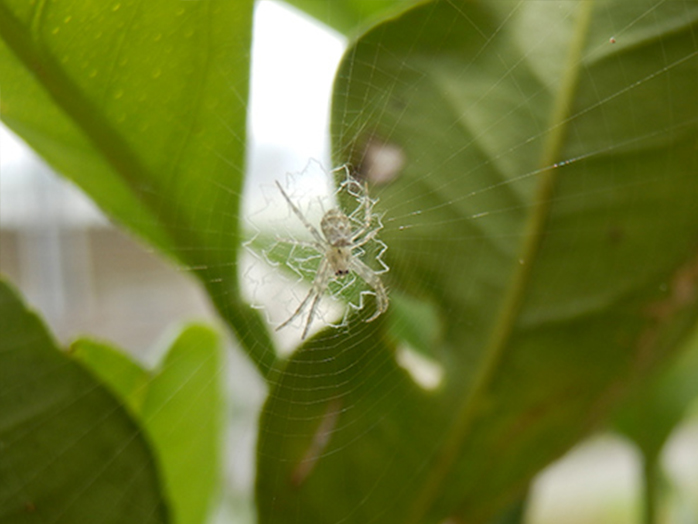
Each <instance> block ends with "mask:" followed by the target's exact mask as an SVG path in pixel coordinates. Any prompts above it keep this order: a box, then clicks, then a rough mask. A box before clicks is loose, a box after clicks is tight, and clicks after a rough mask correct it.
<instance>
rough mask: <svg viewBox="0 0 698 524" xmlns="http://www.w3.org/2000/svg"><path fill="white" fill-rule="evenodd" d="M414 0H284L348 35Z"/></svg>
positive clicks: (414, 0)
mask: <svg viewBox="0 0 698 524" xmlns="http://www.w3.org/2000/svg"><path fill="white" fill-rule="evenodd" d="M415 2H416V0H343V1H341V2H337V1H336V0H286V3H287V4H291V5H293V6H295V7H297V8H298V9H302V10H303V11H305V12H306V13H308V14H309V15H310V16H312V17H314V18H316V19H317V20H319V21H320V22H322V23H324V24H326V25H328V26H330V27H332V28H333V29H336V30H337V31H339V32H340V33H343V34H346V35H349V34H353V33H355V32H356V31H357V30H359V29H361V28H363V27H366V26H368V24H369V23H371V22H377V21H378V20H380V19H382V18H385V17H386V16H388V15H391V14H394V13H397V12H398V11H399V10H402V9H404V8H405V7H406V6H409V5H411V4H413V3H415Z"/></svg>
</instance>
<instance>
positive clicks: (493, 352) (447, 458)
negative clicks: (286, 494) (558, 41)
mask: <svg viewBox="0 0 698 524" xmlns="http://www.w3.org/2000/svg"><path fill="white" fill-rule="evenodd" d="M593 4H594V2H593V0H589V1H588V2H581V3H580V4H579V15H578V16H579V19H578V23H577V27H576V31H575V33H574V35H573V37H572V40H571V42H570V48H569V51H568V56H567V57H566V63H567V64H570V65H569V66H568V67H567V68H565V70H564V73H563V76H562V79H561V82H560V88H559V90H558V96H557V97H556V99H555V101H554V104H553V108H552V113H551V118H550V123H549V126H548V129H550V131H551V132H550V135H549V136H548V139H547V140H546V141H545V144H544V147H543V152H542V155H541V159H540V166H541V168H540V176H541V182H540V185H539V189H538V192H537V194H536V196H535V201H534V203H533V207H534V209H533V212H532V213H531V215H530V218H529V220H528V223H527V224H526V227H525V231H524V239H525V241H524V243H523V246H522V249H521V255H520V256H519V257H518V258H519V260H523V263H518V262H517V264H516V270H515V273H514V275H513V278H512V283H511V285H510V287H509V289H510V292H509V294H508V295H507V297H506V298H505V300H504V304H503V307H502V309H501V313H500V316H499V321H498V322H497V324H496V327H495V328H494V330H493V336H492V339H491V341H490V343H489V344H488V348H487V350H486V352H485V356H484V359H483V362H482V365H481V366H480V370H479V372H478V373H477V375H476V376H475V379H474V381H473V383H472V387H471V389H470V393H469V394H468V395H467V396H466V397H465V398H464V400H463V403H462V404H461V407H460V409H459V410H458V411H457V413H456V414H455V416H454V421H455V422H454V423H453V425H452V426H451V428H450V430H449V432H448V434H447V435H446V438H445V442H444V445H443V446H442V447H441V450H440V453H439V454H438V455H437V457H436V459H435V466H434V467H433V468H432V469H431V470H430V472H429V474H428V476H427V478H426V480H425V482H424V484H423V487H422V490H421V491H420V492H418V493H417V495H416V497H415V502H414V503H413V504H412V510H411V511H410V512H409V513H408V515H409V517H408V518H409V520H408V521H407V522H409V523H418V522H421V521H422V518H423V516H424V515H425V514H426V513H427V512H428V510H429V508H430V506H431V504H432V503H433V502H434V500H435V499H436V497H438V494H439V493H440V492H441V488H442V485H443V481H444V480H445V479H446V477H447V476H448V474H449V472H450V471H451V468H452V466H453V464H454V462H455V459H456V457H457V455H458V453H459V451H460V450H461V446H462V443H463V440H464V439H465V438H466V437H467V434H468V432H469V429H470V427H471V425H472V422H473V420H474V418H475V414H476V412H477V406H478V405H479V404H480V399H482V398H483V397H484V395H485V394H486V392H487V390H488V388H489V386H490V384H491V383H492V382H493V379H494V378H495V374H496V371H497V369H498V367H499V364H500V363H501V361H502V357H503V355H504V352H505V349H506V347H507V343H508V341H509V339H510V337H511V334H512V331H513V329H514V326H515V324H516V320H517V318H518V315H519V312H520V309H521V306H522V304H523V301H524V298H525V294H526V290H527V286H528V283H529V280H530V277H531V273H532V268H533V261H534V260H535V258H536V255H537V254H538V251H539V250H540V246H541V243H542V239H543V230H544V226H545V223H546V221H547V219H548V215H549V212H550V208H551V205H552V195H553V192H554V189H555V182H556V180H557V170H556V169H555V168H554V167H552V166H553V165H554V163H555V161H556V159H558V154H559V151H560V149H561V147H562V145H563V141H564V139H565V136H566V130H567V125H566V124H567V123H568V122H569V120H568V114H569V110H570V107H571V102H572V100H573V97H574V95H575V92H576V87H577V84H578V80H579V70H580V64H581V54H582V51H583V49H584V46H585V42H586V36H587V34H588V29H589V25H590V22H591V13H592V11H593Z"/></svg>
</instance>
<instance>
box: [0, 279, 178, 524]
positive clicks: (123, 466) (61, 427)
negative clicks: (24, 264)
mask: <svg viewBox="0 0 698 524" xmlns="http://www.w3.org/2000/svg"><path fill="white" fill-rule="evenodd" d="M0 340H1V341H2V345H1V348H2V349H1V350H0V442H2V453H1V454H0V479H2V482H0V521H2V522H4V523H5V522H6V523H8V524H9V523H12V524H19V523H39V522H53V523H56V524H81V523H85V524H87V523H89V524H93V523H100V524H112V523H113V524H117V523H124V524H126V523H129V524H130V523H133V522H139V523H164V522H169V519H168V516H167V513H168V512H167V507H166V504H165V501H164V500H163V496H162V493H161V489H160V485H159V482H158V473H157V467H156V464H155V460H154V457H153V455H152V453H151V450H150V448H149V446H148V444H147V442H146V439H145V438H144V436H143V432H142V431H141V429H140V428H139V426H138V425H137V424H136V422H135V421H134V420H133V419H132V417H131V416H130V415H129V414H128V413H127V411H126V410H125V409H124V407H123V405H122V404H121V402H120V401H119V400H117V399H115V398H114V397H113V396H112V395H111V394H110V393H109V392H108V391H107V389H106V388H105V387H103V386H102V385H101V384H100V383H99V382H97V381H95V379H94V378H93V377H92V375H91V374H89V373H88V372H86V371H85V370H84V369H83V368H82V367H81V366H80V365H78V364H77V363H75V362H73V361H72V360H71V359H70V358H68V357H67V356H66V355H65V354H63V353H61V352H60V351H59V350H58V348H57V347H56V344H55V342H54V341H53V340H52V339H51V337H50V335H49V334H48V332H47V331H46V328H45V327H44V325H43V324H42V323H41V321H40V320H39V319H38V318H37V316H36V315H35V314H34V313H32V312H31V311H29V310H27V309H26V308H25V306H24V305H23V304H22V303H21V302H20V300H19V298H18V297H17V296H16V295H15V293H14V292H13V291H12V290H11V289H10V288H9V287H8V286H7V285H6V284H4V283H0Z"/></svg>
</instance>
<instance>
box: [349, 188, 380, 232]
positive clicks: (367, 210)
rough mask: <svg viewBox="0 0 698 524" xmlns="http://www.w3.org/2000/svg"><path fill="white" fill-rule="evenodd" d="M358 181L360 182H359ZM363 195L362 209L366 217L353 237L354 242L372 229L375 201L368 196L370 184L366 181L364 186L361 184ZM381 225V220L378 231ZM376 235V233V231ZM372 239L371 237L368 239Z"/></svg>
mask: <svg viewBox="0 0 698 524" xmlns="http://www.w3.org/2000/svg"><path fill="white" fill-rule="evenodd" d="M357 183H358V182H357ZM361 189H362V192H363V196H362V197H361V199H362V201H363V202H362V204H363V205H362V209H363V211H364V219H363V225H362V226H361V227H360V228H359V229H358V230H357V231H356V233H354V234H353V235H352V237H351V240H352V242H355V241H356V240H357V239H358V238H361V236H362V235H365V234H366V232H367V231H368V230H369V229H371V221H372V220H371V219H372V218H373V214H372V213H371V208H372V207H373V203H374V202H372V200H371V198H370V197H369V196H368V185H367V184H366V183H365V182H364V184H363V186H361ZM381 227H382V226H381V225H380V222H379V225H378V226H377V228H376V233H377V232H378V230H380V229H381ZM374 236H375V233H374ZM368 240H370V239H368ZM368 240H364V241H362V243H361V244H360V245H363V244H365V243H366V242H368Z"/></svg>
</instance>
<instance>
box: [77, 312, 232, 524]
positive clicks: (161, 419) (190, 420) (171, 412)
mask: <svg viewBox="0 0 698 524" xmlns="http://www.w3.org/2000/svg"><path fill="white" fill-rule="evenodd" d="M73 351H74V352H73V354H74V356H75V357H76V358H77V359H78V360H79V361H80V362H82V363H83V364H84V365H86V366H87V367H88V368H89V369H90V370H91V371H93V372H94V373H95V374H96V375H97V376H98V377H99V378H100V379H101V380H102V381H103V382H104V383H106V384H108V385H109V386H110V387H111V388H112V390H113V391H115V392H116V393H117V394H118V395H120V396H121V398H123V399H124V402H126V403H127V404H128V406H129V408H131V409H132V410H133V412H134V414H135V416H136V417H137V418H138V420H139V421H140V423H141V425H142V426H143V428H144V430H145V432H146V434H147V435H148V437H149V438H150V441H151V442H152V443H153V447H154V449H155V451H156V453H157V456H158V458H159V459H160V464H161V465H162V471H163V481H164V482H163V483H164V485H165V487H166V489H167V492H168V495H169V497H168V498H169V500H170V501H171V503H172V516H173V521H174V522H177V523H178V524H200V523H203V522H205V521H206V517H207V515H208V513H209V511H210V509H211V504H212V502H213V500H214V498H215V496H216V495H217V494H218V488H219V482H220V476H221V471H220V464H221V461H222V442H223V437H222V431H223V404H224V401H223V391H222V378H223V375H222V374H223V362H222V359H223V355H222V352H221V348H220V345H219V342H218V337H217V335H216V333H215V332H213V331H211V330H210V329H208V328H206V327H204V326H198V325H192V326H189V327H188V328H186V329H184V330H183V331H182V332H181V333H180V334H179V335H178V337H177V338H176V340H174V342H173V343H172V344H171V345H170V346H169V347H168V350H167V354H166V355H165V356H164V358H163V360H162V362H161V363H160V364H159V365H158V367H157V369H156V370H155V371H153V372H151V373H148V372H147V371H145V370H143V369H142V368H141V367H139V366H138V364H136V363H135V362H133V361H132V360H130V359H129V358H128V357H127V356H126V355H125V354H124V353H123V352H119V351H118V350H116V349H114V348H112V347H110V346H108V345H106V344H103V343H99V342H95V341H91V340H80V341H78V342H76V343H75V344H74V345H73Z"/></svg>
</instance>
